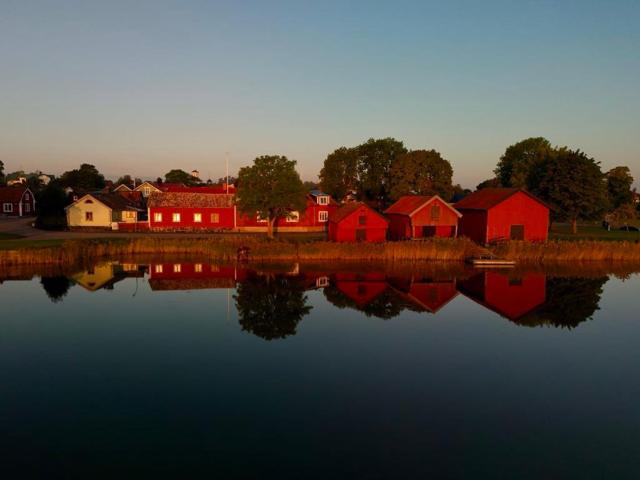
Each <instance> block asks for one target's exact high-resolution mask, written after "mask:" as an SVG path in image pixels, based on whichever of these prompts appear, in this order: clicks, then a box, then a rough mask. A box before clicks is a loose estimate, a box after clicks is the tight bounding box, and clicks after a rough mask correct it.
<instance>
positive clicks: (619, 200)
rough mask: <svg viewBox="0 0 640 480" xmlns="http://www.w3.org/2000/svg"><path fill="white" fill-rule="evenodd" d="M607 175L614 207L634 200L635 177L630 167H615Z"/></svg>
mask: <svg viewBox="0 0 640 480" xmlns="http://www.w3.org/2000/svg"><path fill="white" fill-rule="evenodd" d="M606 177H607V191H608V193H609V201H610V202H611V207H612V208H614V209H615V208H618V207H619V206H620V205H624V204H625V203H631V202H632V201H633V191H632V190H631V185H633V177H632V176H631V171H630V170H629V167H615V168H612V169H611V170H609V171H608V172H607V174H606Z"/></svg>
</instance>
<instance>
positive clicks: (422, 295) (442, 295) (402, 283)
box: [389, 277, 458, 313]
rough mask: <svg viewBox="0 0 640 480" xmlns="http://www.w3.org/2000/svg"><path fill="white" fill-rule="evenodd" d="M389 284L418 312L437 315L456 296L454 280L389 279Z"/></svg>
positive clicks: (456, 290)
mask: <svg viewBox="0 0 640 480" xmlns="http://www.w3.org/2000/svg"><path fill="white" fill-rule="evenodd" d="M389 284H390V285H391V286H392V287H393V288H394V289H395V290H396V291H397V292H398V293H400V294H401V295H402V296H403V297H405V298H406V299H407V300H409V301H410V302H411V303H413V304H414V305H415V306H416V307H417V309H418V310H420V311H427V312H430V313H437V312H438V311H440V310H441V309H442V308H443V307H444V306H445V305H447V304H448V303H449V302H450V301H451V300H453V299H454V298H455V297H456V296H457V295H458V289H457V287H456V281H455V279H447V280H436V279H432V278H420V277H391V278H389Z"/></svg>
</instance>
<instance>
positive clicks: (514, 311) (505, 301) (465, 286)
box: [458, 272, 546, 320]
mask: <svg viewBox="0 0 640 480" xmlns="http://www.w3.org/2000/svg"><path fill="white" fill-rule="evenodd" d="M458 289H459V290H460V291H461V292H462V293H463V294H464V295H466V296H467V297H469V298H471V299H472V300H474V301H476V302H478V303H479V304H480V305H482V306H484V307H486V308H488V309H490V310H493V311H494V312H496V313H498V314H500V315H502V316H503V317H506V318H508V319H509V320H517V319H519V318H520V317H523V316H524V315H526V314H527V313H529V312H531V311H533V310H534V309H536V308H537V307H538V306H540V305H542V304H543V303H544V302H545V300H546V276H545V275H544V274H543V273H527V274H525V275H523V276H520V277H514V276H511V275H508V274H506V273H499V272H483V273H479V274H478V275H475V276H473V277H471V278H469V279H467V280H462V281H460V282H458Z"/></svg>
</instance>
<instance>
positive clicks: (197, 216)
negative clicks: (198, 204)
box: [193, 213, 202, 223]
mask: <svg viewBox="0 0 640 480" xmlns="http://www.w3.org/2000/svg"><path fill="white" fill-rule="evenodd" d="M193 222H194V223H202V214H201V213H194V214H193Z"/></svg>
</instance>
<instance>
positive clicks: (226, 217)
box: [149, 207, 234, 230]
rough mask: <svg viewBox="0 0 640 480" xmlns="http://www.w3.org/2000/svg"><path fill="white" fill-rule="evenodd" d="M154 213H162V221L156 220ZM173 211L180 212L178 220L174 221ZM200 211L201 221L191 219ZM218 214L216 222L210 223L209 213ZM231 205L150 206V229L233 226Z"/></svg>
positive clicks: (213, 228)
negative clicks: (207, 206)
mask: <svg viewBox="0 0 640 480" xmlns="http://www.w3.org/2000/svg"><path fill="white" fill-rule="evenodd" d="M155 213H162V221H161V222H156V221H155V219H154V217H155V215H154V214H155ZM174 213H179V214H180V222H177V223H174V222H173V220H172V218H173V214H174ZM194 213H201V214H202V222H201V223H196V222H194V221H193V214H194ZM212 213H217V214H218V215H220V221H219V222H218V223H211V214H212ZM233 216H234V209H233V207H222V208H186V207H151V208H149V226H150V228H151V229H152V230H181V229H188V230H217V229H229V228H233Z"/></svg>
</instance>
